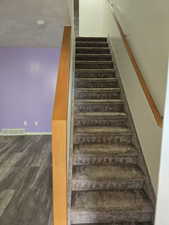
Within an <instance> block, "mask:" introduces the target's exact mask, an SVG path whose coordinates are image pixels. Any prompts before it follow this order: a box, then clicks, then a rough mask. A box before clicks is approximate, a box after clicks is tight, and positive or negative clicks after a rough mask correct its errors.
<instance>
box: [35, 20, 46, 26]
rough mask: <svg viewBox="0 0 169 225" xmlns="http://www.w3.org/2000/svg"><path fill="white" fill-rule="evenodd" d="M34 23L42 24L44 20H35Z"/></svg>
mask: <svg viewBox="0 0 169 225" xmlns="http://www.w3.org/2000/svg"><path fill="white" fill-rule="evenodd" d="M36 23H37V25H44V24H45V21H44V20H37V21H36Z"/></svg>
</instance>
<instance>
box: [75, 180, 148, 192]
mask: <svg viewBox="0 0 169 225" xmlns="http://www.w3.org/2000/svg"><path fill="white" fill-rule="evenodd" d="M143 185H144V180H143V179H135V180H120V179H119V180H117V181H116V180H115V181H113V180H112V181H107V180H105V181H97V182H96V181H95V182H91V181H83V180H79V181H73V182H72V190H73V191H89V190H90V191H99V190H140V189H142V188H143Z"/></svg>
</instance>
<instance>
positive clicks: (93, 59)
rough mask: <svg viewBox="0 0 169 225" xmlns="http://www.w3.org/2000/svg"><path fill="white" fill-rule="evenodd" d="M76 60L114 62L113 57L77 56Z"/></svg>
mask: <svg viewBox="0 0 169 225" xmlns="http://www.w3.org/2000/svg"><path fill="white" fill-rule="evenodd" d="M76 60H85V61H112V58H111V55H96V56H95V55H76Z"/></svg>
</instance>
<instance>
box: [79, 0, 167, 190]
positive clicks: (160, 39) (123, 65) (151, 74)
mask: <svg viewBox="0 0 169 225" xmlns="http://www.w3.org/2000/svg"><path fill="white" fill-rule="evenodd" d="M91 2H92V3H89V2H87V4H86V6H84V7H83V8H81V7H80V21H81V20H82V21H83V22H84V23H81V22H80V35H81V36H82V35H84V36H92V35H93V36H109V38H110V40H111V44H112V48H113V51H114V53H115V57H116V60H117V64H118V67H119V70H120V74H121V78H122V82H123V86H124V89H125V92H126V96H127V100H128V103H129V106H130V110H131V112H132V116H133V119H134V122H135V126H136V130H137V133H138V136H139V140H140V143H141V147H142V150H143V153H144V157H145V160H146V163H147V166H148V169H149V173H150V176H151V180H152V183H153V186H154V189H155V191H157V186H158V172H159V163H160V153H161V135H162V129H161V128H159V127H158V126H157V124H156V121H155V119H154V116H153V114H152V111H151V109H150V107H149V105H148V103H147V100H146V98H145V95H144V93H143V90H142V88H141V86H140V83H139V81H138V79H137V76H136V74H135V71H134V69H133V66H132V64H131V62H130V59H129V57H128V54H127V51H126V49H125V47H124V44H123V41H122V39H121V36H120V34H119V31H118V28H117V25H116V23H115V21H114V18H113V10H112V8H111V7H110V3H113V4H114V13H115V14H116V16H117V17H118V19H119V21H120V23H121V25H122V27H123V30H124V31H125V33H126V34H127V38H128V40H129V42H130V44H131V47H132V49H133V52H134V54H135V57H136V59H137V61H138V64H139V66H140V68H141V70H142V72H143V74H144V78H145V80H146V82H147V84H148V87H149V89H150V91H151V94H152V96H153V98H154V100H155V102H156V104H157V106H158V109H159V110H160V112H161V114H162V115H163V108H164V101H165V87H166V76H167V62H168V45H167V39H168V37H169V32H168V31H167V29H166V25H167V21H169V13H167V12H168V11H167V10H168V9H169V7H167V6H169V3H168V2H167V1H164V0H163V3H164V4H162V2H160V3H159V2H157V1H152V0H150V2H151V3H150V2H147V1H145V0H143V1H141V2H138V1H137V2H133V1H131V0H126V1H119V0H115V1H112V0H109V1H107V0H102V4H101V5H100V4H97V2H96V1H91ZM82 3H83V4H84V5H85V3H84V0H80V4H82ZM91 4H95V7H91V6H92V5H91ZM152 5H153V7H152ZM89 6H90V8H89ZM85 7H86V8H85ZM99 7H100V8H99ZM92 10H93V17H92V20H91V22H90V20H89V18H90V15H92ZM97 12H98V13H97ZM100 18H101V21H100V20H99V19H100ZM85 19H86V22H85ZM97 25H98V26H97ZM86 26H88V28H87V29H86ZM92 27H93V29H92ZM96 28H97V29H96ZM93 30H94V32H93Z"/></svg>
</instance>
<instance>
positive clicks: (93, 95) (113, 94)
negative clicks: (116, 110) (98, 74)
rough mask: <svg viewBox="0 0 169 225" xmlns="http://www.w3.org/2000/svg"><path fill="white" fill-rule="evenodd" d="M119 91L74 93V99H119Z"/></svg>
mask: <svg viewBox="0 0 169 225" xmlns="http://www.w3.org/2000/svg"><path fill="white" fill-rule="evenodd" d="M120 97H121V94H120V91H101V90H100V91H76V92H75V98H76V99H120Z"/></svg>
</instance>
